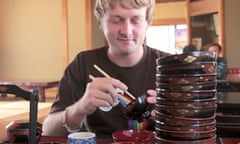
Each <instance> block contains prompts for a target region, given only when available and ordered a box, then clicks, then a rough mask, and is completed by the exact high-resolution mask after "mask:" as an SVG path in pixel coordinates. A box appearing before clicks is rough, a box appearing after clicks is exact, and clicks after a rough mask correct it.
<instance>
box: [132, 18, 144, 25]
mask: <svg viewBox="0 0 240 144" xmlns="http://www.w3.org/2000/svg"><path fill="white" fill-rule="evenodd" d="M141 22H142V19H140V18H133V19H132V23H133V24H139V23H141Z"/></svg>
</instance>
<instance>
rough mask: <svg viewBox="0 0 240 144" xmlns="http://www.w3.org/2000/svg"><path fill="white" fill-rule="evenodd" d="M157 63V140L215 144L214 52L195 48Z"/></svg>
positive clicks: (162, 141)
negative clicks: (193, 50) (192, 50)
mask: <svg viewBox="0 0 240 144" xmlns="http://www.w3.org/2000/svg"><path fill="white" fill-rule="evenodd" d="M156 62H157V66H156V91H157V103H156V119H155V130H156V142H157V143H163V144H165V143H166V144H176V143H178V144H181V143H184V144H186V143H190V144H191V143H194V144H196V143H197V144H198V143H199V144H215V141H216V120H215V112H216V83H217V80H216V64H217V63H216V55H215V53H212V52H207V51H195V52H191V53H184V54H180V55H171V56H167V57H163V58H158V59H157V61H156Z"/></svg>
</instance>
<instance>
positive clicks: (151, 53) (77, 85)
mask: <svg viewBox="0 0 240 144" xmlns="http://www.w3.org/2000/svg"><path fill="white" fill-rule="evenodd" d="M165 55H167V54H166V53H163V52H160V51H157V50H155V49H151V48H149V47H144V55H143V57H142V59H141V60H140V61H139V63H137V64H136V65H134V66H131V67H120V66H118V65H116V64H114V63H113V62H111V61H110V59H109V58H108V56H107V47H102V48H98V49H94V50H89V51H84V52H80V53H79V54H78V55H77V56H76V57H75V59H74V60H73V61H72V62H71V63H70V64H69V66H68V67H67V68H66V70H65V72H64V75H63V77H62V79H61V80H60V85H59V90H58V94H57V97H56V100H55V101H54V103H53V105H52V107H51V113H53V112H57V111H61V110H64V109H65V108H66V107H67V106H69V105H72V104H73V103H74V102H76V101H77V100H79V99H80V98H81V96H83V94H84V92H85V89H86V85H87V83H88V82H89V81H90V79H89V74H92V75H93V76H95V77H102V76H103V75H101V74H100V73H99V72H98V71H97V70H96V69H95V68H94V67H93V65H94V64H96V65H98V66H99V67H100V68H102V69H103V70H104V71H105V72H106V73H108V74H109V75H110V76H111V77H114V78H116V79H119V80H120V81H122V82H123V83H125V84H126V85H127V86H128V91H129V92H130V93H132V94H133V95H134V96H141V95H143V94H145V93H146V90H148V89H155V71H156V68H155V67H156V59H157V58H158V57H162V56H165ZM87 122H88V125H89V127H90V129H91V130H92V131H93V132H95V133H96V134H97V136H98V137H111V134H112V133H113V132H114V131H117V130H123V129H128V119H127V118H126V117H124V115H123V108H122V106H121V105H120V104H119V105H117V106H116V107H114V108H113V109H112V110H111V111H110V112H103V111H101V110H99V109H97V110H96V111H95V112H94V113H93V114H91V115H88V116H87Z"/></svg>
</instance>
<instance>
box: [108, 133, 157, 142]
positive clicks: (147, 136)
mask: <svg viewBox="0 0 240 144" xmlns="http://www.w3.org/2000/svg"><path fill="white" fill-rule="evenodd" d="M112 137H113V140H114V141H115V142H122V141H130V142H150V141H154V140H155V133H154V132H152V131H147V130H121V131H117V132H114V133H113V134H112Z"/></svg>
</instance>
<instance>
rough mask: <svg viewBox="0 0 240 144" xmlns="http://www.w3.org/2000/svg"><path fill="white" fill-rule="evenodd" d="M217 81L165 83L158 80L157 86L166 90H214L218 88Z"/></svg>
mask: <svg viewBox="0 0 240 144" xmlns="http://www.w3.org/2000/svg"><path fill="white" fill-rule="evenodd" d="M216 86H217V83H216V81H212V82H199V83H192V84H175V83H173V84H165V83H158V82H156V87H157V88H160V89H164V90H172V91H188V92H190V91H194V90H195V91H196V90H214V89H216Z"/></svg>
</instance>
